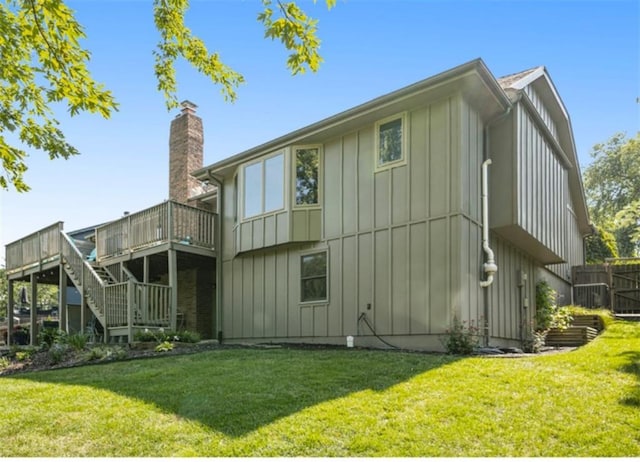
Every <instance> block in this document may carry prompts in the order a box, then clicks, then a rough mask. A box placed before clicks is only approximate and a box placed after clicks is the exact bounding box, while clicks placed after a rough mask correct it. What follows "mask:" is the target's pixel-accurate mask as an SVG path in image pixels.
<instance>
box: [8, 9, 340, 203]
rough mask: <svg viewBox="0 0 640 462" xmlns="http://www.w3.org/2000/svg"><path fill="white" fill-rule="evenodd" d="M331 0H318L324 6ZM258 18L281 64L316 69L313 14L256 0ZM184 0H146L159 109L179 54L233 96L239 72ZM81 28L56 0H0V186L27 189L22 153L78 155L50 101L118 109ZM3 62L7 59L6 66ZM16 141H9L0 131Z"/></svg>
mask: <svg viewBox="0 0 640 462" xmlns="http://www.w3.org/2000/svg"><path fill="white" fill-rule="evenodd" d="M335 1H336V0H325V2H326V5H327V7H328V8H329V9H330V8H332V7H333V6H334V5H335ZM262 7H263V8H262V11H261V12H260V13H259V14H258V17H257V19H258V21H259V22H261V23H262V24H263V26H264V29H265V37H266V38H270V39H272V40H276V39H277V40H280V41H281V42H282V44H283V45H284V47H285V48H286V49H287V50H289V51H290V54H289V57H288V59H287V67H288V68H289V69H290V70H291V72H292V73H293V74H294V75H295V74H298V73H304V72H305V71H307V70H311V71H313V72H315V71H317V70H318V68H319V66H320V63H321V62H322V58H321V57H320V55H319V53H318V49H319V46H320V41H319V39H318V36H317V21H316V20H314V19H312V18H311V17H309V16H307V14H306V13H305V12H304V11H302V10H301V9H300V8H299V7H298V5H297V4H296V3H295V1H290V2H283V1H281V0H275V1H274V0H262ZM188 8H189V0H154V2H153V16H154V21H155V25H156V28H157V29H158V32H159V34H160V40H159V42H158V45H157V47H156V50H155V51H154V56H155V66H154V71H155V74H156V77H157V79H158V90H160V91H161V92H162V93H163V95H164V97H165V100H166V103H167V109H172V108H174V107H176V106H177V104H178V97H177V83H176V82H177V81H176V75H175V62H176V60H177V59H178V58H183V59H185V60H186V61H187V62H189V63H190V64H191V65H192V66H193V67H194V68H195V69H197V70H198V71H199V72H200V73H202V74H204V75H205V76H207V77H209V79H210V80H211V81H212V82H213V83H214V84H215V85H219V86H220V89H221V92H222V95H223V97H224V98H225V100H229V101H234V100H235V99H236V97H237V95H236V88H237V87H238V86H239V85H240V84H242V83H243V82H244V79H243V77H242V75H240V74H239V73H237V72H236V71H234V70H233V69H231V68H230V67H228V66H226V65H225V64H224V63H223V62H222V60H221V59H220V57H219V55H218V54H217V53H210V52H209V51H208V50H207V47H206V46H205V44H204V43H203V41H202V40H200V39H199V38H197V37H195V36H194V35H193V34H192V33H191V31H190V30H189V28H188V27H187V26H186V24H185V22H184V17H185V13H186V11H187V10H188ZM85 36H86V35H85V32H84V30H83V28H82V26H81V25H80V24H79V23H78V21H77V20H76V19H75V17H74V13H73V11H72V10H71V9H69V8H68V7H67V6H66V5H65V3H64V0H0V62H2V65H1V66H0V161H1V163H2V169H3V171H4V172H0V173H1V174H0V187H1V188H3V189H8V188H9V186H10V185H13V187H14V188H15V189H16V191H18V192H25V191H28V190H29V186H28V185H27V184H26V183H25V181H24V173H25V172H26V171H27V164H26V158H27V152H26V151H25V149H24V147H26V148H32V149H36V150H41V151H44V152H45V153H46V154H48V155H49V157H50V158H51V159H55V158H60V157H62V158H65V159H66V158H69V157H71V156H74V155H77V154H79V152H78V150H77V149H76V148H74V147H73V146H72V145H71V144H70V143H68V142H67V140H66V139H65V136H64V133H63V132H62V130H60V128H59V125H60V124H59V122H58V121H57V120H56V119H55V117H54V116H53V110H52V106H53V105H54V104H56V103H66V107H67V109H68V111H69V113H70V114H71V115H72V116H73V115H77V114H79V113H83V112H88V113H97V114H100V115H101V116H102V117H104V118H109V117H110V116H111V114H112V113H113V112H114V111H117V110H118V104H117V102H116V100H115V98H114V95H113V94H112V93H111V92H110V91H109V90H107V89H106V88H105V87H104V86H103V85H102V84H100V83H97V82H96V81H94V80H93V78H92V77H91V74H90V73H89V70H88V67H87V65H88V62H89V59H90V53H89V51H87V50H85V49H84V48H82V47H81V46H80V43H79V41H80V40H81V39H82V38H84V37H85ZM7 63H11V64H10V65H7ZM9 133H11V134H13V135H14V136H17V137H18V139H19V140H20V144H19V145H18V146H16V145H14V144H15V143H14V144H10V142H9V141H8V140H7V137H6V136H5V134H9Z"/></svg>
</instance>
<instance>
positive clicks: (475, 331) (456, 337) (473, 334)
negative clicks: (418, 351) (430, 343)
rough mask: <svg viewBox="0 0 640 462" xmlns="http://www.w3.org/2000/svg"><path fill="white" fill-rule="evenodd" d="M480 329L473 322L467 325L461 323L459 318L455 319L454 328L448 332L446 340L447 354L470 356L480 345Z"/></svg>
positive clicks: (464, 322)
mask: <svg viewBox="0 0 640 462" xmlns="http://www.w3.org/2000/svg"><path fill="white" fill-rule="evenodd" d="M479 334H480V329H479V328H478V327H477V326H475V325H474V323H473V321H471V322H470V323H469V326H467V325H466V321H462V322H460V320H459V319H458V318H457V317H454V318H453V326H452V328H451V329H449V330H447V335H446V336H445V339H444V342H443V344H444V347H445V348H446V350H447V353H449V354H452V355H468V354H471V353H473V350H474V349H475V348H477V347H478V345H479V344H480V337H479Z"/></svg>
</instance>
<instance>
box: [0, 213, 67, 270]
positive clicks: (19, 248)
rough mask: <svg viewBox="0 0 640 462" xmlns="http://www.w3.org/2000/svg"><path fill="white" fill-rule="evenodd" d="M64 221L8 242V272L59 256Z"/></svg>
mask: <svg viewBox="0 0 640 462" xmlns="http://www.w3.org/2000/svg"><path fill="white" fill-rule="evenodd" d="M61 231H62V222H61V221H59V222H58V223H54V224H53V225H50V226H47V227H46V228H42V229H41V230H39V231H36V232H35V233H32V234H29V235H28V236H25V237H23V238H22V239H19V240H17V241H14V242H12V243H10V244H7V246H6V248H5V250H6V269H7V272H8V273H12V272H13V271H17V270H21V269H24V268H29V267H31V266H34V265H40V264H43V263H46V262H48V261H51V260H54V259H55V258H58V257H59V255H60V245H61V243H60V240H61V233H60V232H61Z"/></svg>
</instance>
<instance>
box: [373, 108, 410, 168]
mask: <svg viewBox="0 0 640 462" xmlns="http://www.w3.org/2000/svg"><path fill="white" fill-rule="evenodd" d="M398 119H400V124H401V125H400V127H401V130H402V134H401V140H400V159H397V160H392V161H389V162H384V163H383V164H380V127H382V126H383V125H385V124H387V123H389V122H393V121H394V120H398ZM408 119H409V117H408V113H407V111H404V112H399V113H397V114H393V115H391V116H388V117H385V118H384V119H380V120H378V121H377V122H376V123H375V127H374V130H373V134H374V135H373V136H374V144H373V145H374V149H373V156H374V165H375V170H374V171H375V172H379V171H383V170H387V169H390V168H393V167H398V166H401V165H406V164H407V156H408V151H409V149H408V145H409V124H408Z"/></svg>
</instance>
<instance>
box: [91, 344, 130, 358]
mask: <svg viewBox="0 0 640 462" xmlns="http://www.w3.org/2000/svg"><path fill="white" fill-rule="evenodd" d="M126 357H127V352H126V350H125V349H124V348H122V347H119V346H114V347H109V346H105V345H100V346H95V347H93V348H91V349H90V350H89V351H87V352H86V353H85V355H84V360H85V361H108V360H113V359H116V360H117V359H124V358H126Z"/></svg>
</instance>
